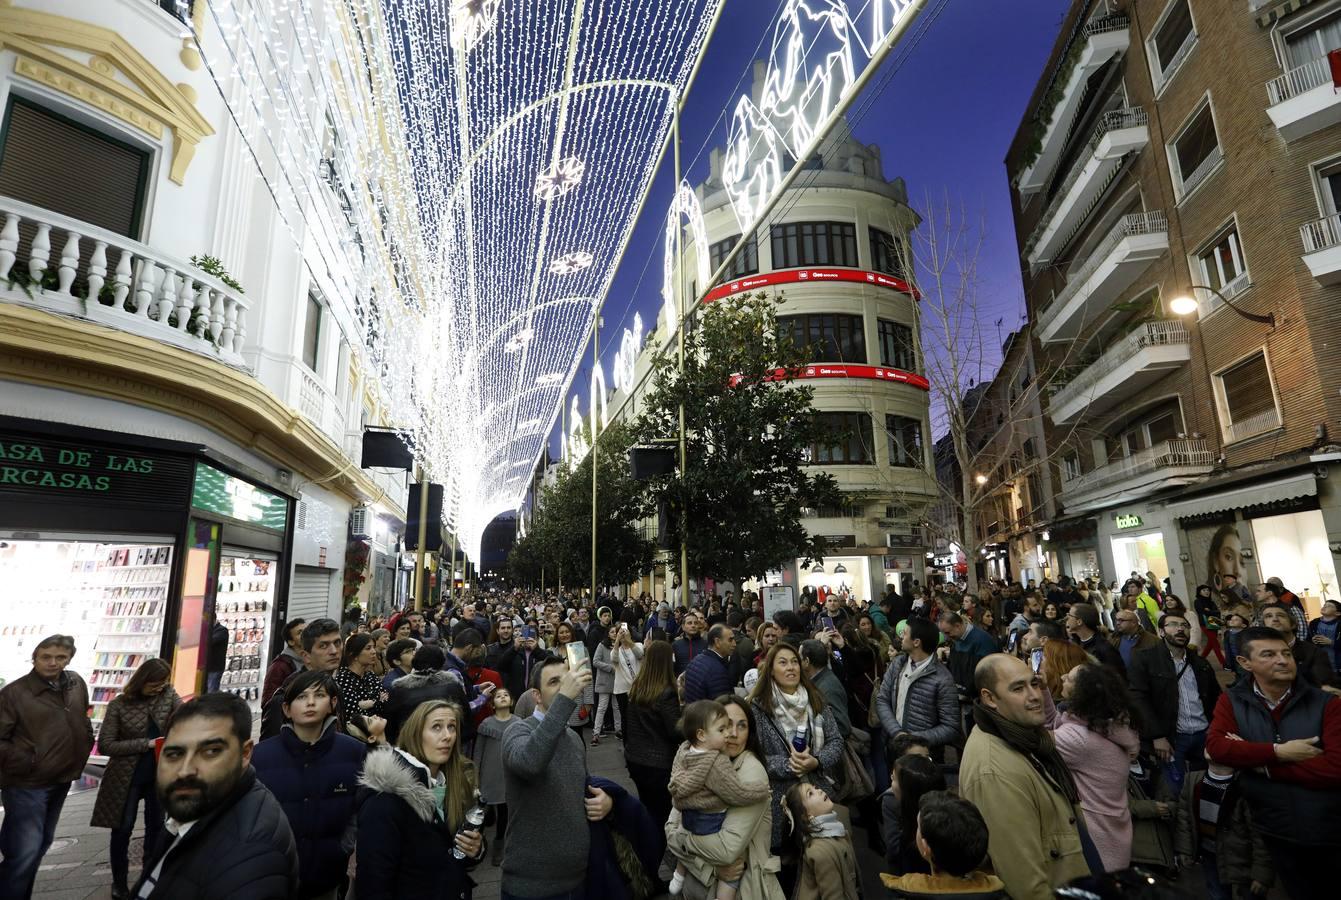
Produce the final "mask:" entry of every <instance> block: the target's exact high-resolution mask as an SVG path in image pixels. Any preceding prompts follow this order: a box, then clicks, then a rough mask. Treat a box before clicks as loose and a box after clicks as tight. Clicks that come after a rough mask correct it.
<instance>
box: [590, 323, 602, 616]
mask: <svg viewBox="0 0 1341 900" xmlns="http://www.w3.org/2000/svg"><path fill="white" fill-rule="evenodd" d="M600 355H601V313H600V310H597V311H596V315H595V316H593V317H592V320H591V373H592V379H593V380H592V384H593V385H594V384H596V381H595V378H596V367H597V366H598V365H600ZM601 399H602V400H604V399H605V398H604V397H602V398H601ZM589 400H590V402H591V409H590V410H588V412H589V413H591V601H592V602H593V603H595V602H596V424H597V420H596V407H597V404H596V398H595V397H592V398H589Z"/></svg>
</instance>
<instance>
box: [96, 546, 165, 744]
mask: <svg viewBox="0 0 1341 900" xmlns="http://www.w3.org/2000/svg"><path fill="white" fill-rule="evenodd" d="M97 546H102V547H105V550H106V553H105V555H104V556H103V562H102V565H101V567H99V568H98V569H97V574H98V578H99V580H98V584H99V585H100V586H101V588H102V598H101V612H102V624H101V625H100V626H99V628H98V639H97V643H95V644H94V646H93V674H92V676H91V677H90V678H89V690H90V691H91V692H92V696H91V700H92V702H93V729H94V731H95V732H96V731H97V730H98V728H99V727H100V726H101V725H102V720H103V716H104V715H105V714H106V712H107V704H108V703H110V702H112V698H113V697H115V696H116V695H117V694H119V693H121V688H123V687H125V684H126V682H127V681H129V680H130V676H131V675H133V674H135V670H136V669H138V668H139V667H140V665H141V664H143V663H144V661H145V660H147V659H152V658H153V657H155V656H157V655H158V653H159V650H160V648H161V647H162V645H163V614H164V607H165V606H166V605H167V600H168V580H169V578H170V577H171V575H172V547H170V546H165V545H158V546H152V545H151V546H142V545H97Z"/></svg>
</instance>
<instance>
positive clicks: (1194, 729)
mask: <svg viewBox="0 0 1341 900" xmlns="http://www.w3.org/2000/svg"><path fill="white" fill-rule="evenodd" d="M1159 632H1160V637H1161V638H1163V641H1162V642H1161V644H1160V645H1159V646H1158V647H1151V648H1150V649H1149V650H1138V651H1137V652H1136V653H1133V654H1132V658H1131V665H1130V666H1128V667H1127V683H1128V685H1129V686H1130V687H1131V696H1132V702H1133V704H1134V705H1135V706H1136V710H1137V712H1139V713H1140V716H1139V719H1140V725H1141V742H1142V743H1143V744H1148V745H1149V746H1150V747H1151V748H1152V749H1153V750H1154V752H1155V757H1156V758H1157V759H1158V760H1159V761H1160V762H1162V763H1164V775H1165V777H1166V778H1167V779H1168V782H1169V788H1170V790H1171V791H1172V793H1173V796H1175V797H1176V796H1178V794H1179V792H1180V791H1182V789H1183V778H1184V777H1185V776H1186V775H1187V770H1188V769H1189V768H1193V769H1198V770H1200V769H1204V768H1206V759H1205V747H1206V729H1207V728H1209V727H1210V724H1211V715H1212V714H1213V713H1214V712H1215V703H1216V701H1217V700H1219V699H1220V682H1218V681H1216V680H1215V673H1214V672H1213V671H1211V664H1210V663H1208V662H1206V660H1205V659H1204V658H1203V657H1202V656H1201V655H1200V654H1197V653H1188V652H1187V644H1188V640H1189V637H1190V635H1191V627H1190V626H1189V625H1188V622H1187V617H1186V616H1184V615H1183V614H1182V613H1165V614H1164V615H1162V616H1160V618H1159Z"/></svg>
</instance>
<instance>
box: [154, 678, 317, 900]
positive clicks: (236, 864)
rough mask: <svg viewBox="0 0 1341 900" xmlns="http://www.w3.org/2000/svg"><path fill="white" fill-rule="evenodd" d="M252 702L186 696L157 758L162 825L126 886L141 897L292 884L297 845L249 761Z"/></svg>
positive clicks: (287, 889)
mask: <svg viewBox="0 0 1341 900" xmlns="http://www.w3.org/2000/svg"><path fill="white" fill-rule="evenodd" d="M251 752H252V740H251V709H250V708H249V707H248V706H247V704H246V702H245V701H243V700H242V699H241V698H240V697H236V696H234V695H233V694H206V695H204V696H201V697H197V698H195V699H194V700H190V701H188V702H187V703H184V704H183V705H182V706H181V707H180V708H178V710H177V712H175V713H174V714H173V716H172V719H171V720H170V721H169V722H168V731H167V734H166V735H164V738H163V748H162V752H161V754H160V755H159V759H158V771H157V776H156V777H157V787H158V798H159V802H160V803H162V805H163V810H164V811H165V812H166V813H167V816H168V820H167V826H166V833H165V834H164V836H163V840H162V841H160V843H159V846H158V847H156V848H155V849H154V852H153V854H152V855H150V854H148V853H146V855H145V856H146V858H145V866H144V872H143V874H142V875H141V876H140V881H139V883H138V884H137V885H136V886H135V889H134V890H133V891H132V892H131V896H133V897H136V898H138V900H148V898H154V900H167V898H177V897H192V898H196V900H215V898H217V900H225V898H231V897H246V898H248V900H271V898H273V900H281V898H288V897H292V896H295V895H296V893H297V890H298V850H297V847H296V846H295V844H294V840H293V832H292V831H291V830H290V828H289V821H288V819H287V818H286V817H285V815H284V810H283V809H282V808H281V807H280V805H279V802H278V801H277V800H276V799H275V798H274V797H273V796H272V795H271V793H270V791H268V790H266V788H265V785H263V784H261V783H260V782H259V781H257V780H256V772H255V770H253V769H252V767H251Z"/></svg>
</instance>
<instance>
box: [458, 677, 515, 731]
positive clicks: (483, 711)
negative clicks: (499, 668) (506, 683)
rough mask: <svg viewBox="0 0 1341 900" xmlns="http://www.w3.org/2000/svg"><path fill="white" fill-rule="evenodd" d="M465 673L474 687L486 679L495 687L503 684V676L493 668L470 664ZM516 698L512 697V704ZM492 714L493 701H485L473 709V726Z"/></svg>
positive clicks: (477, 725)
mask: <svg viewBox="0 0 1341 900" xmlns="http://www.w3.org/2000/svg"><path fill="white" fill-rule="evenodd" d="M466 673H467V674H468V675H469V676H470V681H471V683H472V684H474V685H475V686H476V687H479V686H480V685H481V684H483V683H484V682H486V681H487V682H489V683H490V684H492V685H493V686H494V687H495V688H501V687H502V686H503V676H502V675H500V674H498V673H497V672H495V671H494V670H493V669H486V668H485V667H484V666H470V667H469V668H467V669H466ZM517 699H518V698H516V697H513V698H512V702H513V704H514V705H515V704H516V702H517ZM493 714H494V705H493V702H492V701H486V702H485V704H484V705H483V706H481V707H480V708H479V709H477V710H475V715H474V716H473V717H472V718H474V719H475V727H476V728H478V727H479V725H480V723H481V722H483V721H484V720H485V719H487V718H489V717H490V716H492V715H493Z"/></svg>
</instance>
